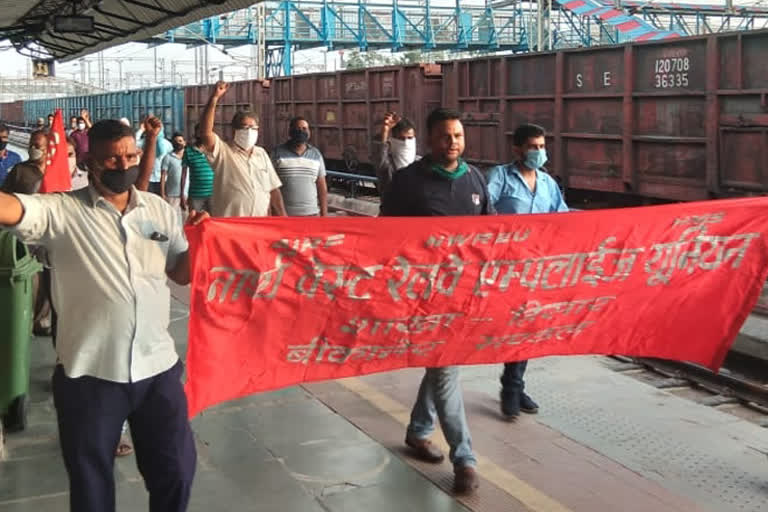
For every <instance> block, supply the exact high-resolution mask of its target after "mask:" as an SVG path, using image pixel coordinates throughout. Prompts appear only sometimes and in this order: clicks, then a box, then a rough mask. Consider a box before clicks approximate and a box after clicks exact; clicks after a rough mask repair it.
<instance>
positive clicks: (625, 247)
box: [186, 198, 768, 415]
mask: <svg viewBox="0 0 768 512" xmlns="http://www.w3.org/2000/svg"><path fill="white" fill-rule="evenodd" d="M187 234H188V237H189V241H190V244H191V250H192V268H193V286H192V294H191V303H190V312H191V318H190V325H189V349H188V353H187V372H188V381H187V385H186V389H187V395H188V397H189V405H190V414H191V415H195V414H197V413H198V412H199V411H201V410H202V409H204V408H206V407H208V406H211V405H213V404H216V403H218V402H221V401H224V400H228V399H233V398H237V397H240V396H244V395H248V394H250V393H254V392H257V391H265V390H271V389H275V388H279V387H282V386H287V385H291V384H296V383H300V382H308V381H316V380H323V379H335V378H339V377H348V376H354V375H362V374H366V373H373V372H380V371H386V370H393V369H396V368H402V367H407V366H413V367H429V366H446V365H455V364H477V363H496V362H503V361H514V360H520V359H529V358H535V357H541V356H547V355H557V354H625V355H631V356H645V357H659V358H665V359H674V360H687V361H693V362H697V363H700V364H703V365H706V366H708V367H710V368H712V369H717V368H719V366H720V364H721V363H722V361H723V359H724V357H725V355H726V353H727V351H728V349H729V347H730V345H731V343H732V342H733V339H734V338H735V336H736V334H737V333H738V330H739V328H740V327H741V325H742V323H743V322H744V320H745V319H746V317H747V315H748V314H749V311H750V310H751V308H752V307H753V306H754V304H755V302H756V301H757V299H758V296H759V294H760V291H761V289H762V287H763V283H764V282H765V280H766V274H767V273H768V264H767V263H768V246H767V245H766V242H767V241H768V238H767V235H768V200H766V199H762V198H758V199H738V200H724V201H710V202H701V203H688V204H679V205H668V206H656V207H647V208H631V209H621V210H598V211H583V212H572V213H564V214H551V215H518V216H496V217H460V218H456V217H431V218H376V219H368V218H344V217H337V218H301V219H296V218H264V219H216V220H210V221H206V222H204V223H203V224H202V225H200V226H197V227H195V228H189V230H188V232H187Z"/></svg>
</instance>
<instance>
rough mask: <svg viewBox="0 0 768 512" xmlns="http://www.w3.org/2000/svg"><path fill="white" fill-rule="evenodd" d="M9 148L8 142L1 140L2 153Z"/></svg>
mask: <svg viewBox="0 0 768 512" xmlns="http://www.w3.org/2000/svg"><path fill="white" fill-rule="evenodd" d="M7 146H8V141H7V140H0V151H4V150H5V148H6V147H7Z"/></svg>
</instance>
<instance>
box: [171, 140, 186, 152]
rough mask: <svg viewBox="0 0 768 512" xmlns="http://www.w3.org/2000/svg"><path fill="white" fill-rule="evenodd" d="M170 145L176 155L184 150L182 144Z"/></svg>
mask: <svg viewBox="0 0 768 512" xmlns="http://www.w3.org/2000/svg"><path fill="white" fill-rule="evenodd" d="M172 144H173V150H174V151H175V152H177V153H178V152H179V151H181V150H182V149H184V144H176V143H175V142H174V143H172Z"/></svg>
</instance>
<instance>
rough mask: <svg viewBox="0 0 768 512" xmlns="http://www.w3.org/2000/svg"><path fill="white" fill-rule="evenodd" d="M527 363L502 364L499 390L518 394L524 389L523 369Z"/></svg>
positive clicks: (526, 366)
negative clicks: (502, 371)
mask: <svg viewBox="0 0 768 512" xmlns="http://www.w3.org/2000/svg"><path fill="white" fill-rule="evenodd" d="M526 368H528V361H517V362H514V363H504V373H502V375H501V389H502V391H503V392H504V393H520V392H522V391H523V389H525V381H524V380H523V376H524V375H525V369H526Z"/></svg>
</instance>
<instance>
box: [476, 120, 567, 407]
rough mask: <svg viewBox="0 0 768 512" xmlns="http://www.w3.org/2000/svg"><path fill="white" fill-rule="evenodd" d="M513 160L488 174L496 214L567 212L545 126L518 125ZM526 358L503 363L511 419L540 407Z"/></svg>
mask: <svg viewBox="0 0 768 512" xmlns="http://www.w3.org/2000/svg"><path fill="white" fill-rule="evenodd" d="M512 143H513V146H514V147H513V151H514V154H515V161H514V162H513V163H511V164H507V165H499V166H497V167H494V168H493V169H491V171H490V172H489V173H488V195H489V196H490V199H491V202H492V203H493V205H494V208H495V209H496V211H497V212H498V213H499V214H516V213H517V214H520V213H553V212H567V211H568V206H566V204H565V201H564V200H563V196H562V194H561V193H560V189H559V188H558V186H557V183H556V182H555V180H554V179H552V177H551V176H550V175H549V174H547V172H546V171H545V170H544V164H545V163H546V162H547V150H546V149H545V144H546V143H545V139H544V128H542V127H541V126H537V125H534V124H524V125H521V126H519V127H518V128H517V129H516V130H515V133H514V135H513V137H512ZM527 366H528V361H518V362H515V363H506V364H505V365H504V373H503V374H502V376H501V414H502V415H503V416H504V417H505V418H507V419H514V418H515V417H517V416H518V415H519V414H520V411H521V410H522V411H523V412H526V413H529V414H535V413H536V412H538V410H539V406H538V405H537V404H536V402H534V401H533V399H532V398H531V397H530V396H528V395H527V394H526V393H525V392H524V388H525V382H524V381H523V375H524V374H525V369H526V367H527Z"/></svg>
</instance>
